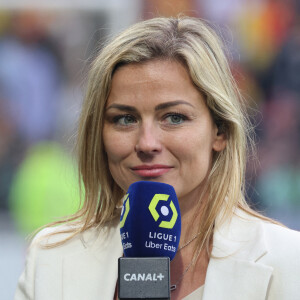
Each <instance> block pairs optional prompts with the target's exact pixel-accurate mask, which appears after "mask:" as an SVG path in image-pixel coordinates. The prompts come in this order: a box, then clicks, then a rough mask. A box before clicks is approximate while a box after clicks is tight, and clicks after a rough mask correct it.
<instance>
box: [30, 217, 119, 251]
mask: <svg viewBox="0 0 300 300" xmlns="http://www.w3.org/2000/svg"><path fill="white" fill-rule="evenodd" d="M116 231H118V224H117V222H110V223H107V224H106V225H104V226H101V227H100V226H93V227H90V228H88V229H86V230H84V231H82V230H81V227H80V226H79V225H74V224H63V225H59V226H55V227H46V228H44V229H42V230H41V231H40V232H38V233H37V234H36V235H35V237H34V238H33V240H32V242H31V244H30V247H29V250H32V249H34V250H35V251H38V252H41V253H44V252H46V253H47V255H51V253H52V252H53V253H55V255H57V254H58V253H61V254H64V253H70V251H71V252H76V251H81V250H84V249H87V248H89V247H92V246H93V245H94V244H95V243H96V242H98V241H99V239H100V240H103V241H104V240H105V239H107V238H108V237H109V236H110V235H112V234H115V232H116Z"/></svg>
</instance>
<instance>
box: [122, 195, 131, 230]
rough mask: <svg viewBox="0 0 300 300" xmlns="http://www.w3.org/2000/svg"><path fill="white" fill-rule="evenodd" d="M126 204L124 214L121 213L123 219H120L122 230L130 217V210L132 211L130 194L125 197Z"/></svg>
mask: <svg viewBox="0 0 300 300" xmlns="http://www.w3.org/2000/svg"><path fill="white" fill-rule="evenodd" d="M124 199H125V200H124V202H123V206H122V212H121V217H120V228H122V227H123V226H124V224H125V221H126V218H127V216H128V213H129V210H130V205H129V194H126V195H125V196H124Z"/></svg>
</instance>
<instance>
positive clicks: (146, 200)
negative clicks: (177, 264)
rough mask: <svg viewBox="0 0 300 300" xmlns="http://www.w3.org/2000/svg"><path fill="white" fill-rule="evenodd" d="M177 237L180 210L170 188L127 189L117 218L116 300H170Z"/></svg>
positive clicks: (139, 185) (148, 184)
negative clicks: (119, 254) (121, 254)
mask: <svg viewBox="0 0 300 300" xmlns="http://www.w3.org/2000/svg"><path fill="white" fill-rule="evenodd" d="M180 233H181V217H180V208H179V203H178V199H177V196H176V193H175V190H174V188H173V187H172V186H171V185H168V184H165V183H160V182H151V181H138V182H135V183H133V184H131V185H130V187H129V189H128V192H127V194H126V195H125V197H124V200H123V207H122V212H121V217H120V234H121V240H122V245H123V252H124V257H122V258H119V278H118V294H119V299H170V260H172V259H173V258H174V257H175V254H176V251H177V249H178V245H179V240H180Z"/></svg>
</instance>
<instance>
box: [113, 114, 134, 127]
mask: <svg viewBox="0 0 300 300" xmlns="http://www.w3.org/2000/svg"><path fill="white" fill-rule="evenodd" d="M114 123H115V124H117V125H122V126H126V125H131V124H133V123H136V119H135V118H134V117H133V116H131V115H124V116H116V117H115V118H114Z"/></svg>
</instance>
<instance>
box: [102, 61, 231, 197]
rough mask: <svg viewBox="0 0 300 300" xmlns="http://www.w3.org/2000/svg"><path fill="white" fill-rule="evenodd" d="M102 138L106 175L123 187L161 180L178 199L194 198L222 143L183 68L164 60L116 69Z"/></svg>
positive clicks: (200, 188) (222, 140)
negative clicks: (134, 183) (108, 174)
mask: <svg viewBox="0 0 300 300" xmlns="http://www.w3.org/2000/svg"><path fill="white" fill-rule="evenodd" d="M103 141H104V146H105V151H106V153H107V157H108V165H109V169H110V172H111V174H112V177H113V178H114V180H115V182H116V183H117V184H118V185H119V186H120V187H121V188H122V189H123V190H124V191H126V190H127V189H128V187H129V185H130V184H132V183H133V182H136V181H140V180H149V181H157V182H164V183H168V184H170V185H172V186H173V187H174V188H175V191H176V193H177V196H178V198H179V200H180V199H181V198H185V197H191V196H192V195H198V197H199V194H200V193H201V190H202V188H203V183H204V181H205V179H206V178H207V175H208V173H209V170H210V168H211V161H212V152H213V150H215V151H221V150H223V149H224V147H225V143H226V142H225V139H224V136H223V135H218V134H217V128H216V126H215V124H214V122H213V120H212V117H211V115H210V112H209V110H208V108H207V107H206V104H205V102H204V99H203V97H202V95H201V94H200V93H199V92H198V90H197V89H196V88H195V87H194V85H193V83H192V81H191V79H190V77H189V74H188V72H187V71H186V69H185V67H184V66H183V65H182V64H180V63H179V62H176V61H167V60H153V61H149V62H146V63H141V64H129V65H126V66H122V67H120V68H119V69H117V71H116V72H115V74H114V76H113V79H112V89H111V92H110V95H109V98H108V101H107V104H106V110H105V122H104V128H103Z"/></svg>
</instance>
